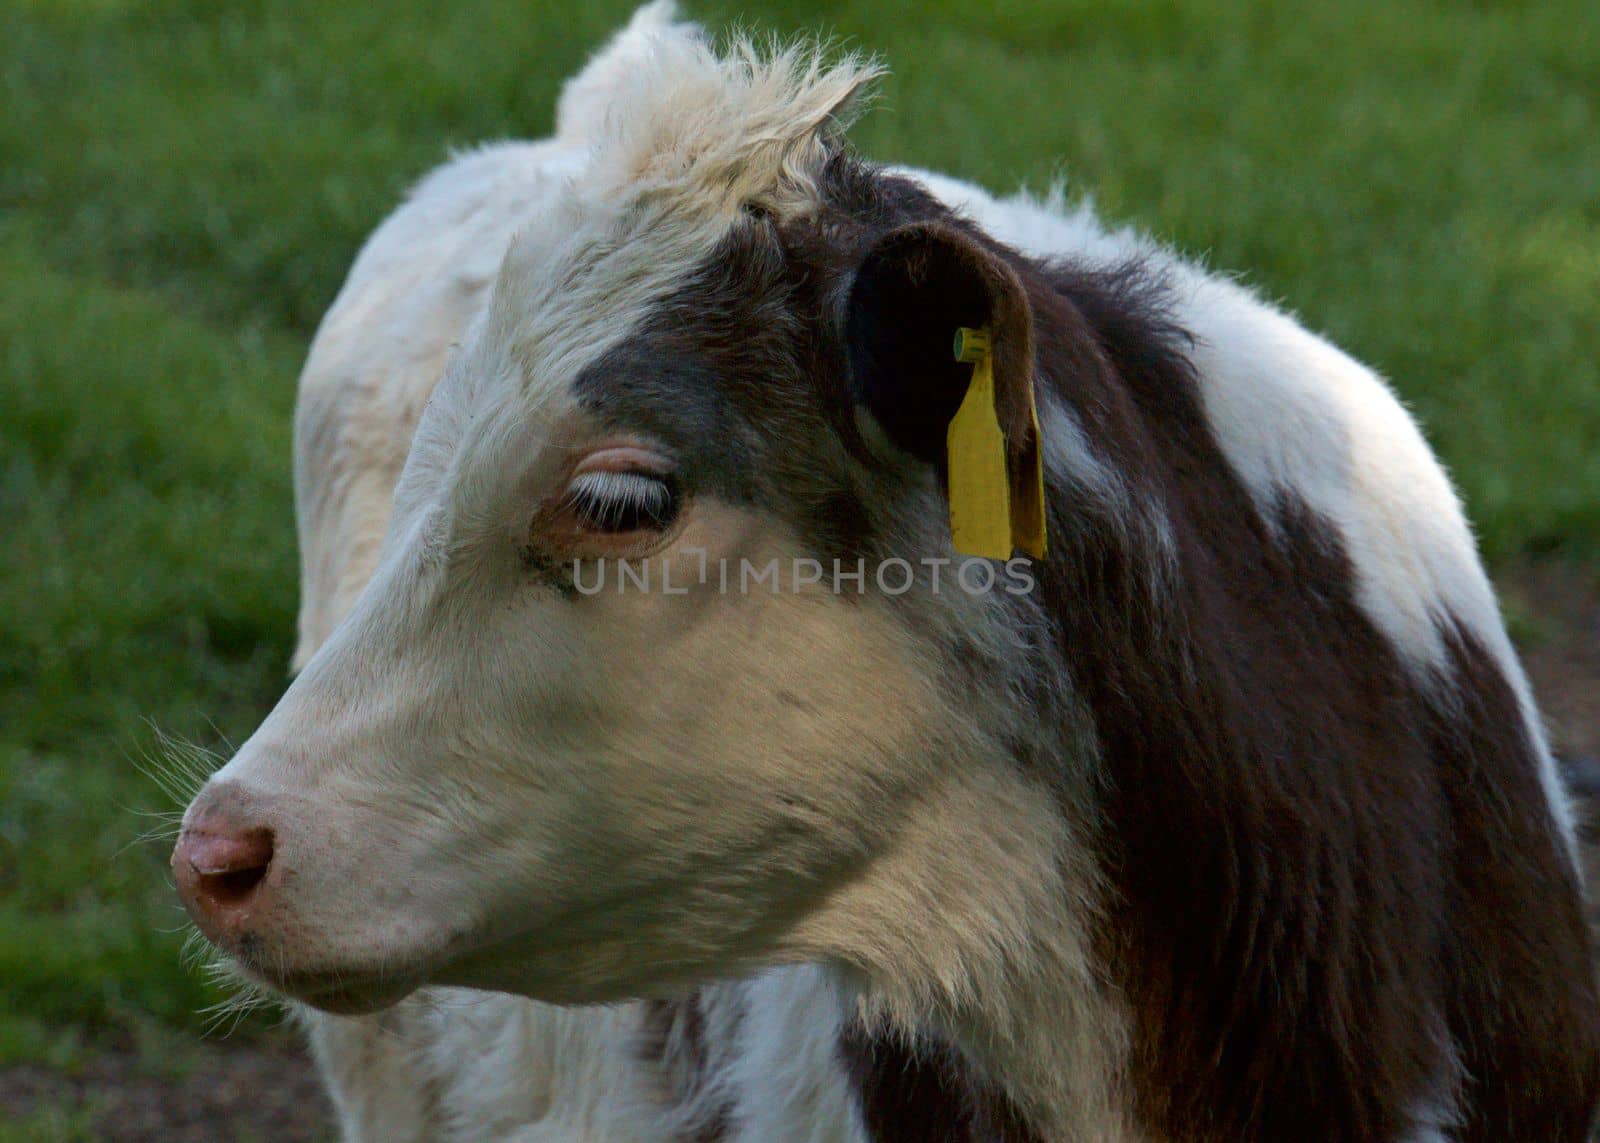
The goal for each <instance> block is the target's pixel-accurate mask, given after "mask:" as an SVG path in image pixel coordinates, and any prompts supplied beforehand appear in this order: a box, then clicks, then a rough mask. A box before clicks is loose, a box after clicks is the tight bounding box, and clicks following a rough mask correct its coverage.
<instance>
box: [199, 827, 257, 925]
mask: <svg viewBox="0 0 1600 1143" xmlns="http://www.w3.org/2000/svg"><path fill="white" fill-rule="evenodd" d="M177 856H178V859H179V860H180V861H181V862H182V863H183V864H185V865H187V866H188V868H187V870H186V871H185V872H187V873H188V877H186V878H183V880H186V881H188V882H189V883H190V885H191V886H192V890H193V893H194V895H195V896H196V897H197V898H199V899H200V900H201V901H202V902H203V903H204V904H205V905H206V906H207V907H210V908H216V907H218V906H226V905H236V904H238V903H240V902H242V901H244V900H245V899H246V898H248V897H249V896H250V895H251V894H252V893H254V892H255V890H256V886H258V885H260V884H261V882H262V881H263V880H264V879H265V878H266V876H267V871H268V870H269V869H271V867H272V831H271V830H268V829H253V830H246V831H244V832H242V833H237V834H215V833H197V834H192V835H189V836H186V837H185V838H183V839H182V841H181V842H180V845H179V852H178V855H177Z"/></svg>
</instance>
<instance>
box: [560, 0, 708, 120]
mask: <svg viewBox="0 0 1600 1143" xmlns="http://www.w3.org/2000/svg"><path fill="white" fill-rule="evenodd" d="M703 35H704V33H703V32H702V30H701V28H700V25H698V24H695V23H691V22H689V21H687V20H679V19H678V5H677V3H676V0H653V3H650V4H646V5H644V6H643V7H641V8H640V9H639V10H638V11H636V12H635V13H634V14H633V18H632V19H631V20H629V21H628V23H627V26H626V27H624V28H623V29H622V30H621V31H620V32H618V33H617V34H616V35H614V36H612V37H611V39H610V40H609V41H607V42H606V45H605V47H603V48H601V49H600V50H599V51H597V52H595V53H594V55H592V56H590V57H589V62H588V63H587V64H585V65H584V67H583V70H582V71H580V72H578V74H577V75H575V76H573V77H572V78H571V79H569V80H567V82H566V83H565V84H564V85H563V86H562V88H561V98H560V99H559V100H558V101H557V102H556V135H557V137H558V138H560V139H563V140H565V141H567V142H572V143H583V142H585V141H586V140H588V139H591V138H593V137H594V136H595V135H597V134H599V132H600V130H601V129H602V128H603V127H604V125H605V119H606V109H607V108H608V107H610V105H611V97H612V95H613V94H614V93H615V92H616V90H617V89H618V88H619V87H621V86H622V85H623V83H624V81H625V80H626V78H627V77H628V75H629V74H630V73H631V72H633V70H634V69H636V68H638V67H640V66H641V65H642V64H643V63H644V62H645V61H646V60H648V59H649V58H650V53H651V52H652V51H653V50H654V48H655V45H656V43H657V42H658V41H659V40H661V39H663V38H665V37H677V38H679V39H686V40H698V39H701V38H702V37H703Z"/></svg>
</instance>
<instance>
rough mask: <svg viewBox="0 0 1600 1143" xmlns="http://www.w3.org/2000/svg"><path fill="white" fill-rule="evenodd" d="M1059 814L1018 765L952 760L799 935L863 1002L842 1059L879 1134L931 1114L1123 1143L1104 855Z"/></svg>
mask: <svg viewBox="0 0 1600 1143" xmlns="http://www.w3.org/2000/svg"><path fill="white" fill-rule="evenodd" d="M1069 802H1070V800H1069ZM1061 807H1062V802H1061V800H1060V799H1059V798H1052V797H1051V796H1050V794H1049V793H1048V792H1047V791H1045V790H1044V789H1043V788H1041V786H1040V785H1039V784H1038V783H1036V782H1034V781H1032V780H1031V779H1029V778H1028V777H1027V775H1026V774H1024V773H1021V772H1019V771H1017V770H1015V769H1014V768H1010V767H1006V766H999V765H997V766H995V767H992V768H973V767H970V766H969V767H952V768H950V769H949V770H948V771H946V772H945V777H944V778H943V779H941V780H939V781H936V782H934V783H931V784H930V788H929V789H928V790H927V791H926V792H925V793H924V794H922V795H921V796H919V797H918V798H917V800H916V801H915V803H914V804H912V805H911V806H909V807H906V808H905V809H904V811H903V812H904V813H905V814H906V815H907V817H906V821H905V824H904V827H903V829H902V830H901V831H900V834H899V837H898V839H897V841H896V843H895V844H894V845H893V846H892V847H890V848H889V849H887V850H886V851H885V852H883V853H881V854H880V855H879V856H878V857H877V858H876V859H875V860H874V861H873V862H872V863H871V865H870V867H869V868H868V869H867V870H866V872H865V873H864V874H863V875H861V876H860V877H859V878H857V879H855V880H854V881H852V882H851V883H850V884H849V885H847V886H846V887H844V888H843V889H841V890H840V891H838V892H837V893H836V894H834V896H833V897H832V898H831V899H830V901H829V902H828V904H827V905H826V906H825V907H824V908H823V909H822V910H820V911H819V912H818V913H817V914H816V915H815V916H813V917H811V918H809V919H808V920H807V921H806V922H804V923H803V925H802V926H801V928H802V930H803V931H802V932H801V933H800V934H799V940H800V941H801V942H802V943H803V944H806V945H811V948H810V949H809V950H808V951H810V952H813V953H814V954H816V955H818V956H819V957H821V958H823V959H826V960H828V961H830V962H831V963H835V964H839V965H842V966H846V967H844V968H842V969H841V971H842V972H843V974H844V975H845V976H846V977H847V978H849V981H850V983H851V984H852V985H853V986H854V987H855V989H856V990H857V991H858V993H859V994H860V995H861V996H862V998H863V1003H862V1005H861V1008H862V1013H863V1016H862V1021H861V1023H860V1025H859V1026H858V1027H855V1028H853V1030H852V1031H851V1032H850V1033H849V1034H847V1036H846V1038H845V1043H844V1045H843V1052H844V1057H845V1060H846V1063H847V1064H848V1065H849V1067H850V1070H851V1071H852V1074H853V1078H854V1079H855V1080H856V1081H857V1083H858V1086H859V1087H860V1090H861V1096H862V1102H863V1107H864V1111H865V1112H866V1114H867V1118H868V1121H869V1124H870V1123H871V1122H872V1121H873V1119H874V1112H875V1109H876V1112H877V1118H878V1119H879V1121H880V1122H881V1123H883V1124H889V1123H894V1122H901V1123H908V1124H909V1123H914V1122H915V1120H916V1118H917V1114H918V1111H919V1109H920V1110H925V1111H928V1112H929V1122H930V1123H939V1122H949V1121H950V1120H951V1119H955V1120H958V1121H962V1122H965V1123H966V1124H967V1129H966V1130H965V1132H964V1133H963V1132H961V1131H952V1132H950V1133H948V1134H936V1135H932V1136H926V1137H930V1138H940V1139H946V1138H947V1139H950V1140H958V1139H965V1138H999V1139H1018V1140H1021V1139H1030V1138H1039V1139H1054V1138H1093V1139H1097V1140H1106V1141H1108V1143H1115V1141H1116V1140H1119V1139H1122V1138H1125V1137H1126V1134H1127V1132H1126V1131H1125V1130H1124V1127H1123V1124H1124V1115H1123V1112H1122V1109H1121V1108H1120V1107H1119V1106H1118V1104H1117V1099H1118V1095H1119V1093H1120V1092H1121V1090H1122V1088H1123V1085H1121V1084H1120V1083H1119V1082H1118V1076H1119V1073H1120V1072H1121V1070H1122V1064H1123V1055H1124V1052H1123V1046H1124V1045H1125V1044H1126V1042H1127V1039H1128V1035H1127V1024H1126V1019H1125V1017H1124V1015H1123V1013H1122V1011H1121V1010H1120V1007H1119V1005H1118V1003H1117V1002H1116V1000H1115V999H1114V997H1113V996H1112V995H1111V994H1110V993H1109V992H1108V991H1107V989H1106V986H1105V985H1104V982H1103V978H1104V974H1103V973H1101V972H1099V971H1098V970H1097V968H1096V965H1095V962H1094V960H1093V952H1092V949H1091V947H1090V945H1091V925H1092V920H1093V917H1094V916H1095V912H1096V901H1095V884H1096V876H1095V874H1094V871H1093V869H1092V868H1091V867H1089V865H1088V861H1089V860H1090V859H1089V857H1088V855H1089V854H1091V853H1092V852H1093V847H1092V846H1090V845H1089V844H1087V840H1086V839H1084V838H1082V837H1076V836H1074V834H1075V832H1076V831H1075V827H1074V826H1073V825H1072V823H1070V822H1068V821H1067V820H1066V819H1065V816H1064V812H1063V810H1062V808H1061ZM941 1079H942V1080H943V1081H944V1082H942V1083H941V1082H939V1081H941ZM934 1111H937V1112H938V1114H933V1112H934ZM908 1130H910V1128H908ZM881 1134H886V1137H888V1138H896V1137H900V1138H909V1137H912V1136H913V1135H915V1134H916V1133H915V1131H914V1130H913V1131H912V1135H905V1134H901V1135H899V1136H896V1135H895V1134H894V1133H892V1132H888V1133H881Z"/></svg>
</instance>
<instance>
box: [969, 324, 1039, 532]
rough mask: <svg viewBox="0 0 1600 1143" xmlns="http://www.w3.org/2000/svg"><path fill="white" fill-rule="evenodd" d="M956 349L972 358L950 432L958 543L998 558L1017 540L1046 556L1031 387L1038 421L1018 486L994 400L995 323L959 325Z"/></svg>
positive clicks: (1029, 403) (1031, 408) (1035, 430)
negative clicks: (985, 327) (991, 325)
mask: <svg viewBox="0 0 1600 1143" xmlns="http://www.w3.org/2000/svg"><path fill="white" fill-rule="evenodd" d="M955 357H956V360H957V361H965V362H970V363H971V364H972V366H973V369H972V381H971V383H970V384H968V386H967V395H966V397H965V398H964V399H963V400H962V402H961V407H960V408H959V409H957V410H956V415H955V416H954V417H953V418H951V420H950V427H949V429H948V431H947V432H946V435H945V449H946V453H947V457H948V461H949V479H950V539H951V542H952V543H953V544H954V546H955V549H956V551H958V552H960V553H961V554H963V555H968V556H981V557H983V558H985V559H991V560H1007V559H1010V558H1011V553H1012V550H1013V549H1014V548H1021V549H1022V550H1023V551H1025V552H1027V553H1028V554H1029V555H1031V556H1034V557H1036V558H1037V557H1042V556H1043V555H1044V549H1045V526H1044V468H1043V465H1042V463H1041V461H1040V453H1039V420H1038V414H1037V413H1036V412H1035V410H1034V408H1033V389H1032V386H1029V389H1028V415H1029V417H1030V418H1032V421H1033V447H1032V448H1031V449H1030V450H1029V463H1027V464H1025V465H1024V467H1025V468H1026V469H1028V470H1029V471H1027V472H1025V473H1024V474H1022V476H1021V478H1020V480H1019V481H1018V483H1017V486H1016V487H1015V488H1013V486H1012V481H1011V475H1010V472H1009V470H1008V469H1007V466H1006V438H1005V433H1004V432H1002V431H1001V428H1000V417H999V413H998V411H997V408H996V405H995V390H994V351H993V346H992V344H991V343H990V340H989V332H988V330H982V329H968V328H966V327H964V326H963V327H962V328H960V329H957V330H956V339H955Z"/></svg>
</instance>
